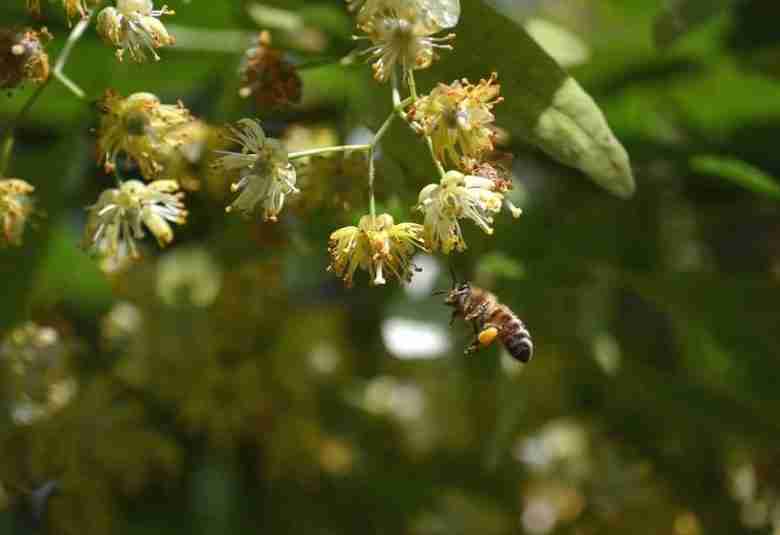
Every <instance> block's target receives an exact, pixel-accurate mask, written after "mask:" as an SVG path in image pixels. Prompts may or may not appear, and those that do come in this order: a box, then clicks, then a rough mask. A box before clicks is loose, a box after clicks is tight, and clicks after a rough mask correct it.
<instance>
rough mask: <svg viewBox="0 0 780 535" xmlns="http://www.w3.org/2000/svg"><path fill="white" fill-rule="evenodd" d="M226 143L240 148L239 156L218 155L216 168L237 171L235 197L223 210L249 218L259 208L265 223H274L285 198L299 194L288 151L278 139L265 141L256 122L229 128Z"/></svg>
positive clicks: (232, 187) (231, 154)
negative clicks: (239, 213) (236, 211)
mask: <svg viewBox="0 0 780 535" xmlns="http://www.w3.org/2000/svg"><path fill="white" fill-rule="evenodd" d="M230 134H231V135H230V136H229V139H230V140H231V141H233V142H235V143H238V144H239V145H241V152H230V151H218V152H219V153H220V154H222V155H223V156H222V157H221V158H220V159H219V160H218V161H217V162H216V163H215V166H216V167H217V168H219V169H222V170H224V171H227V172H235V171H238V174H239V181H238V182H235V183H234V184H232V185H231V188H230V189H231V190H232V191H233V192H236V191H240V193H239V195H238V197H237V198H236V200H235V201H233V203H232V204H231V205H230V206H228V207H227V208H226V211H228V212H231V211H233V210H234V209H238V210H240V211H241V212H244V213H245V214H247V215H251V214H252V213H253V212H254V211H255V209H256V207H257V205H261V206H262V211H263V219H264V220H265V221H273V222H275V221H277V216H278V215H279V212H281V211H282V208H283V207H284V200H285V198H286V197H287V196H289V195H292V194H295V193H299V191H298V189H297V188H296V187H295V183H296V179H297V174H296V171H295V167H294V166H293V165H292V163H290V161H289V159H288V156H287V151H286V150H285V149H284V147H282V144H281V143H280V142H279V140H277V139H273V138H269V137H266V135H265V132H263V129H262V127H261V126H260V124H259V123H258V122H257V121H253V120H251V119H242V120H240V121H239V122H238V126H235V127H231V128H230Z"/></svg>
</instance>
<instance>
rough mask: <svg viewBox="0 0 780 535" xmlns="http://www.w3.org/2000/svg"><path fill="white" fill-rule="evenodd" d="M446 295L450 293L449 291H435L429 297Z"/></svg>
mask: <svg viewBox="0 0 780 535" xmlns="http://www.w3.org/2000/svg"><path fill="white" fill-rule="evenodd" d="M448 293H450V291H449V290H436V291H435V292H433V293H432V294H431V295H445V294H448Z"/></svg>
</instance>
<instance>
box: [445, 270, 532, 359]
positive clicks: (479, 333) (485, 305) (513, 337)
mask: <svg viewBox="0 0 780 535" xmlns="http://www.w3.org/2000/svg"><path fill="white" fill-rule="evenodd" d="M437 293H440V294H444V293H446V294H447V297H446V298H445V299H444V304H446V305H448V306H451V307H453V308H454V309H455V310H453V311H452V319H451V320H450V325H452V323H453V322H454V321H455V319H456V318H458V317H462V318H463V319H464V320H465V321H467V322H471V323H472V325H474V333H475V335H476V337H475V339H474V341H473V342H472V343H471V344H470V345H469V346H468V347H467V348H466V354H467V355H468V354H471V353H474V352H476V351H478V350H479V349H481V348H483V347H487V346H489V345H490V344H492V343H493V341H495V340H496V338H498V339H499V340H500V341H501V343H503V344H504V347H505V348H506V350H507V351H509V354H510V355H512V356H513V357H514V358H516V359H517V360H519V361H520V362H528V361H529V360H531V357H533V354H534V344H533V342H532V341H531V334H530V333H529V332H528V329H526V327H525V325H524V324H523V322H522V321H520V319H519V318H518V317H517V316H516V315H515V313H514V312H512V310H511V309H510V308H509V307H508V306H506V305H503V304H501V303H500V302H499V301H498V299H497V298H496V296H495V295H493V294H492V293H490V292H488V291H487V290H483V289H482V288H478V287H476V286H472V285H471V283H469V282H462V283H460V284H456V283H455V279H454V277H453V287H452V289H451V290H449V291H445V292H437Z"/></svg>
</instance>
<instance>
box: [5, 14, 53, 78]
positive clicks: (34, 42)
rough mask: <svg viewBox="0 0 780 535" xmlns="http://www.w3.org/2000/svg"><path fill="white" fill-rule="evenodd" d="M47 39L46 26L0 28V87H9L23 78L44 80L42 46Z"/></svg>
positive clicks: (45, 58) (45, 63)
mask: <svg viewBox="0 0 780 535" xmlns="http://www.w3.org/2000/svg"><path fill="white" fill-rule="evenodd" d="M51 39H52V35H51V34H50V33H49V32H48V30H46V28H42V29H41V30H40V31H35V30H32V29H27V30H21V31H20V30H13V29H10V28H0V89H13V88H14V87H17V86H18V85H19V84H21V83H23V82H25V81H30V82H34V83H38V84H40V83H42V82H45V81H46V80H47V79H48V78H49V73H50V68H49V56H48V54H46V51H45V50H44V47H45V45H46V43H47V42H48V41H50V40H51Z"/></svg>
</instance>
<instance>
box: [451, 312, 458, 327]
mask: <svg viewBox="0 0 780 535" xmlns="http://www.w3.org/2000/svg"><path fill="white" fill-rule="evenodd" d="M459 315H460V313H459V312H458V309H457V308H456V309H455V310H453V311H452V316H450V327H452V324H453V323H455V320H456V319H458V316H459Z"/></svg>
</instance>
